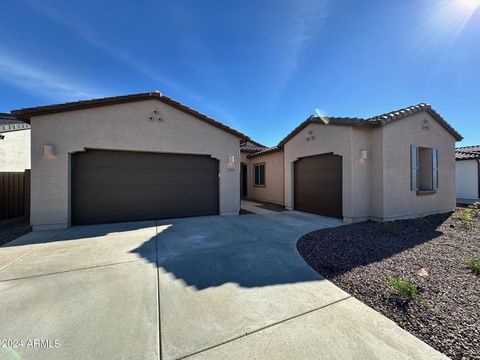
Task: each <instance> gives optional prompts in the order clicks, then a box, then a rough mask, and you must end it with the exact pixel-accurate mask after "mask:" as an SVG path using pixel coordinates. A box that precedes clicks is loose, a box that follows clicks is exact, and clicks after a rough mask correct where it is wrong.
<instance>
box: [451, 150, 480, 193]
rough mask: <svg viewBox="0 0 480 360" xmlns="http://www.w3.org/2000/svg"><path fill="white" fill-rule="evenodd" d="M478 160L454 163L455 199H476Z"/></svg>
mask: <svg viewBox="0 0 480 360" xmlns="http://www.w3.org/2000/svg"><path fill="white" fill-rule="evenodd" d="M478 167H479V164H478V160H476V159H473V160H457V161H456V162H455V175H456V189H457V198H462V199H478V198H480V194H479V193H478V190H479V189H478V180H479V179H478V173H479V171H478Z"/></svg>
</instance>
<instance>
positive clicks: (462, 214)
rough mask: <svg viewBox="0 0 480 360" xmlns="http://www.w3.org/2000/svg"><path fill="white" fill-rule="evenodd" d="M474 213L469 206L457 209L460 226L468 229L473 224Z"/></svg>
mask: <svg viewBox="0 0 480 360" xmlns="http://www.w3.org/2000/svg"><path fill="white" fill-rule="evenodd" d="M475 215H476V212H475V210H474V209H472V208H470V207H468V208H465V209H462V210H460V211H458V212H457V218H458V219H459V220H460V226H461V227H462V228H464V229H470V228H471V227H472V226H473V220H474V217H475Z"/></svg>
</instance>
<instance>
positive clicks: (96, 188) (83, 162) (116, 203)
mask: <svg viewBox="0 0 480 360" xmlns="http://www.w3.org/2000/svg"><path fill="white" fill-rule="evenodd" d="M72 161H73V165H72V169H73V172H72V223H74V224H99V223H109V222H120V221H136V220H153V219H162V218H174V217H185V216H200V215H213V214H218V161H217V160H215V159H212V158H211V157H209V156H200V155H179V154H156V153H142V152H127V151H103V150H88V151H86V152H83V153H78V154H74V155H73V157H72Z"/></svg>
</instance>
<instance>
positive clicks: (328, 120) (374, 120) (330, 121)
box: [278, 103, 463, 147]
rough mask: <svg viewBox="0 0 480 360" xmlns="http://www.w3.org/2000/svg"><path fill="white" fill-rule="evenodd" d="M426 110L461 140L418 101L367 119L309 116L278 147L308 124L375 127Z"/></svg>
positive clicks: (458, 136) (440, 119)
mask: <svg viewBox="0 0 480 360" xmlns="http://www.w3.org/2000/svg"><path fill="white" fill-rule="evenodd" d="M422 111H426V112H428V113H429V114H430V115H432V116H433V117H434V118H435V119H436V120H437V121H438V122H439V123H440V124H441V125H442V126H443V127H444V128H445V129H446V130H447V131H448V132H450V133H451V134H452V135H453V137H454V138H455V139H456V140H457V141H460V140H463V137H462V135H460V134H459V133H458V132H457V131H456V130H455V129H454V128H453V127H452V126H451V125H450V124H449V123H448V122H447V121H446V120H445V119H444V118H443V117H442V116H440V114H439V113H437V112H436V111H435V110H434V109H433V108H432V107H431V106H430V105H429V104H425V103H420V104H418V105H413V106H409V107H407V108H403V109H399V110H395V111H392V112H389V113H385V114H382V115H377V116H374V117H371V118H368V119H362V118H350V117H320V116H310V117H309V118H308V119H306V120H305V121H304V122H303V123H301V124H300V125H299V126H297V127H296V128H295V129H294V130H293V131H292V132H291V133H290V134H288V135H287V136H286V137H285V138H284V139H283V140H282V141H280V142H279V144H278V147H283V146H284V145H285V144H286V143H287V142H288V141H289V140H290V139H292V138H293V137H294V136H295V135H297V134H298V133H299V132H300V131H302V130H303V129H304V128H305V127H307V126H308V125H310V124H322V125H336V126H354V127H357V126H368V127H377V126H385V125H388V124H390V123H392V122H395V121H398V120H401V119H404V118H406V117H408V116H410V115H413V114H416V113H419V112H422Z"/></svg>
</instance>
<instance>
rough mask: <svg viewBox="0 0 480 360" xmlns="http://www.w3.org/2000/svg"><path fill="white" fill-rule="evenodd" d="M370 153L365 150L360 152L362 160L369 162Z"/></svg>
mask: <svg viewBox="0 0 480 360" xmlns="http://www.w3.org/2000/svg"><path fill="white" fill-rule="evenodd" d="M367 158H368V152H367V150H365V149H362V150H360V160H367Z"/></svg>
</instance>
